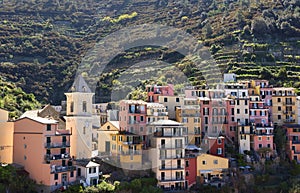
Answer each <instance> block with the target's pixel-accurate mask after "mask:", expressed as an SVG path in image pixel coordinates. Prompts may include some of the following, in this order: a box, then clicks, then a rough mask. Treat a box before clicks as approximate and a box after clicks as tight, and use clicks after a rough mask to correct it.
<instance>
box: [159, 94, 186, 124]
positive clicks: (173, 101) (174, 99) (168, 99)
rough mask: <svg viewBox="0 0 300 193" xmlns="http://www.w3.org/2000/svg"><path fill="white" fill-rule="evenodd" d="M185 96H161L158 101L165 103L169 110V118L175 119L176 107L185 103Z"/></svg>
mask: <svg viewBox="0 0 300 193" xmlns="http://www.w3.org/2000/svg"><path fill="white" fill-rule="evenodd" d="M183 99H184V97H183V96H159V97H158V101H159V103H161V104H163V105H164V106H165V107H166V108H167V111H168V116H169V119H172V120H175V119H176V114H175V109H176V107H180V106H182V105H183Z"/></svg>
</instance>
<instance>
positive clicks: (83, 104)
mask: <svg viewBox="0 0 300 193" xmlns="http://www.w3.org/2000/svg"><path fill="white" fill-rule="evenodd" d="M82 112H86V101H83V102H82Z"/></svg>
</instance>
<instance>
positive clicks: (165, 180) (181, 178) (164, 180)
mask: <svg viewBox="0 0 300 193" xmlns="http://www.w3.org/2000/svg"><path fill="white" fill-rule="evenodd" d="M172 181H184V178H183V177H176V178H161V179H160V182H172Z"/></svg>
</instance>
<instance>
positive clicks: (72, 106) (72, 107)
mask: <svg viewBox="0 0 300 193" xmlns="http://www.w3.org/2000/svg"><path fill="white" fill-rule="evenodd" d="M70 112H71V113H73V112H74V102H71V105H70Z"/></svg>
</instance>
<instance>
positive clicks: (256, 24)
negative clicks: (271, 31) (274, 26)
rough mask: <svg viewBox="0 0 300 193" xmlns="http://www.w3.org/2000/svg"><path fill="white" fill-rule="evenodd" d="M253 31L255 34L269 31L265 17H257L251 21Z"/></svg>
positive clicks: (259, 34)
mask: <svg viewBox="0 0 300 193" xmlns="http://www.w3.org/2000/svg"><path fill="white" fill-rule="evenodd" d="M251 33H252V34H254V35H255V36H262V35H264V34H266V33H268V26H267V23H266V21H265V20H264V19H263V18H261V17H260V18H255V19H254V20H253V21H252V23H251Z"/></svg>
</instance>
